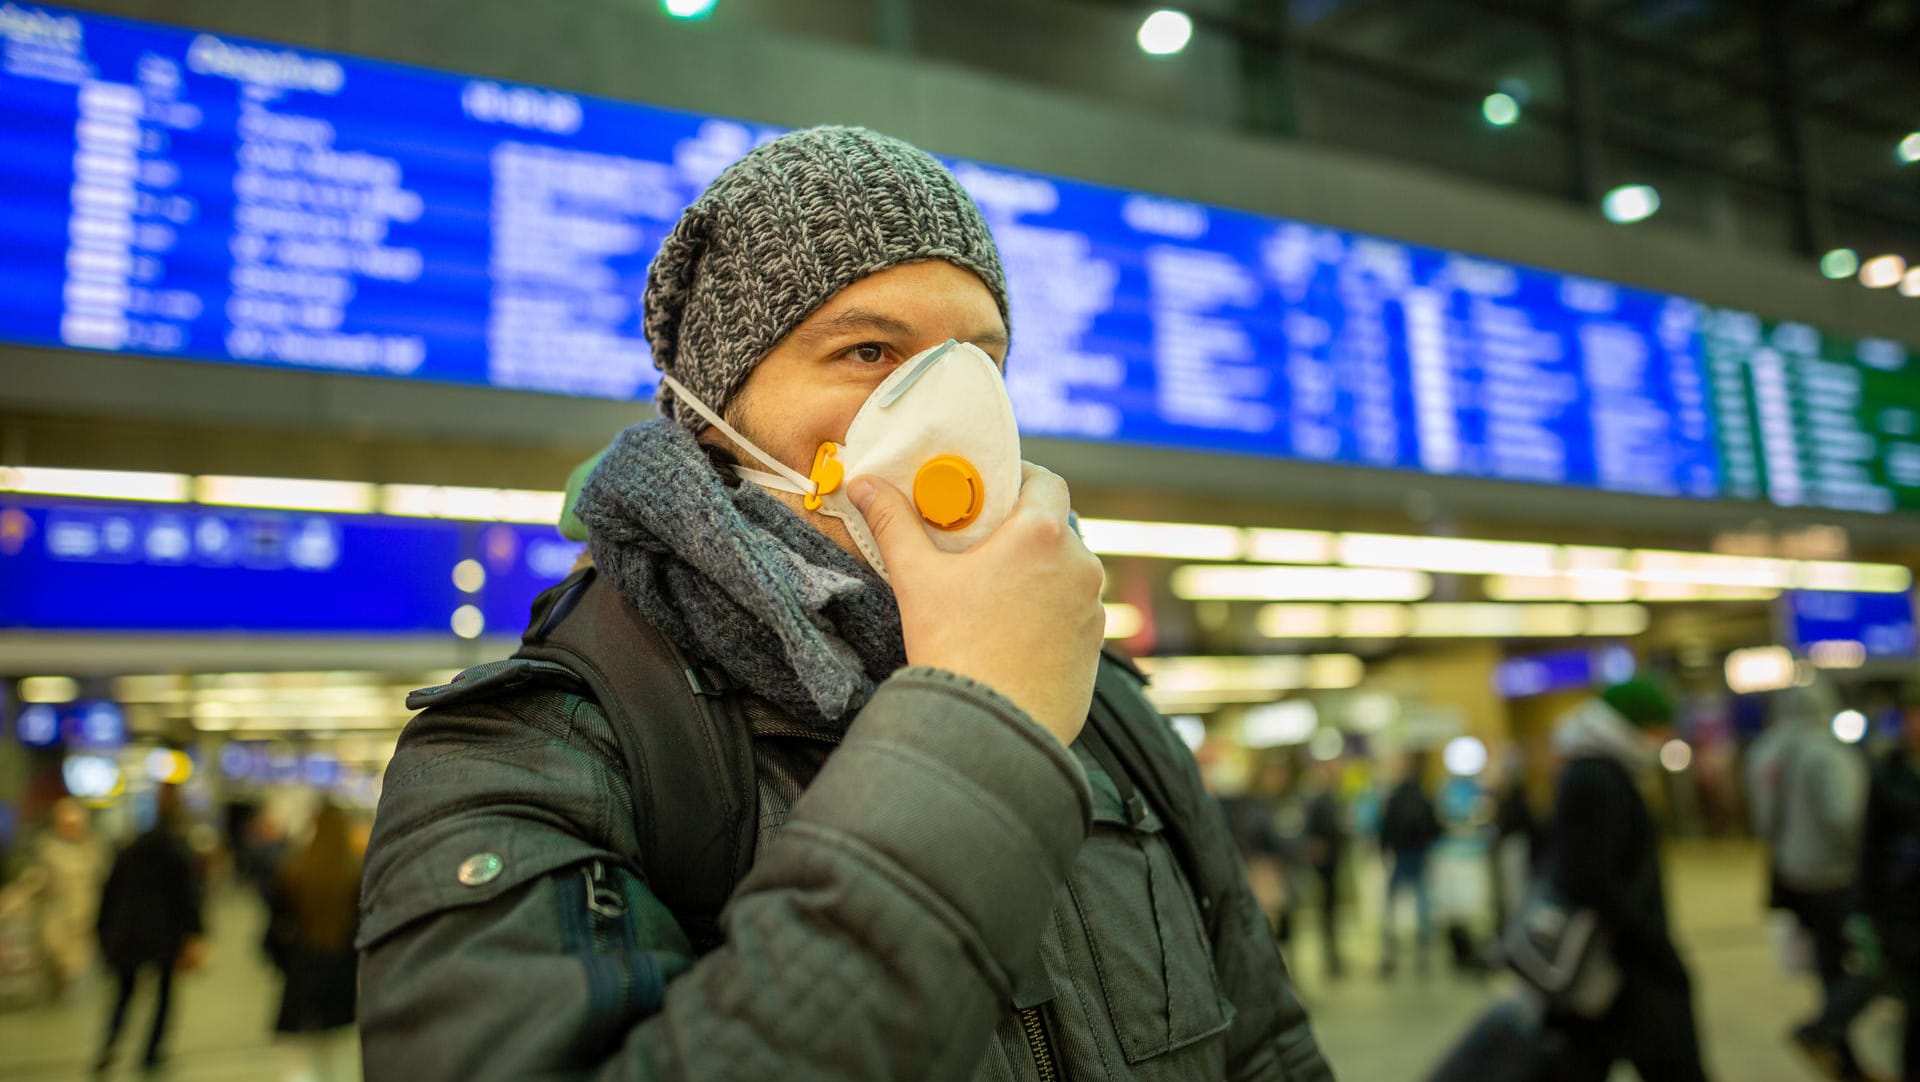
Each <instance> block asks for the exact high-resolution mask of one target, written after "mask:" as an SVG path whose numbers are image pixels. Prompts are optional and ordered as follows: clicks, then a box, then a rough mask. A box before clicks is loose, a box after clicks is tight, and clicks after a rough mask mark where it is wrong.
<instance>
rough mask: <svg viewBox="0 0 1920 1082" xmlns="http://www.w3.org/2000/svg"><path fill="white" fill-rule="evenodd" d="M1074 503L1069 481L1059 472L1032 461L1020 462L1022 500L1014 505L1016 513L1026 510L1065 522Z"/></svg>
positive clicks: (1042, 516) (1028, 512)
mask: <svg viewBox="0 0 1920 1082" xmlns="http://www.w3.org/2000/svg"><path fill="white" fill-rule="evenodd" d="M1072 503H1073V500H1072V496H1071V495H1070V494H1069V493H1068V491H1067V483H1066V481H1064V480H1062V479H1061V477H1060V475H1059V474H1057V473H1054V472H1053V471H1052V470H1049V469H1046V468H1044V467H1041V466H1036V465H1034V464H1033V463H1031V462H1022V463H1021V464H1020V502H1019V503H1018V504H1016V505H1015V506H1014V511H1015V513H1016V514H1017V513H1020V512H1025V513H1027V514H1032V515H1037V516H1039V517H1041V518H1051V519H1058V520H1060V521H1061V522H1065V521H1066V520H1067V513H1068V512H1069V511H1071V510H1072V509H1073V507H1072Z"/></svg>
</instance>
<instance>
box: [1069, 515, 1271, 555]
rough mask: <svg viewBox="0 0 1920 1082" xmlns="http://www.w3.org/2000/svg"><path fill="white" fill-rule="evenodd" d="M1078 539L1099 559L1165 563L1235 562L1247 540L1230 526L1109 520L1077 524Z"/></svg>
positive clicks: (1099, 519) (1089, 520)
mask: <svg viewBox="0 0 1920 1082" xmlns="http://www.w3.org/2000/svg"><path fill="white" fill-rule="evenodd" d="M1080 539H1081V540H1082V541H1084V542H1085V543H1086V546H1087V548H1088V550H1089V551H1091V552H1094V553H1097V554H1099V555H1101V556H1150V557H1157V558H1160V559H1168V560H1237V559H1239V558H1240V557H1241V555H1242V554H1244V553H1245V551H1246V539H1245V537H1244V536H1243V535H1242V534H1241V532H1240V530H1239V529H1238V528H1236V527H1233V526H1201V525H1195V524H1191V523H1185V522H1128V521H1125V520H1121V519H1110V518H1083V519H1081V520H1080Z"/></svg>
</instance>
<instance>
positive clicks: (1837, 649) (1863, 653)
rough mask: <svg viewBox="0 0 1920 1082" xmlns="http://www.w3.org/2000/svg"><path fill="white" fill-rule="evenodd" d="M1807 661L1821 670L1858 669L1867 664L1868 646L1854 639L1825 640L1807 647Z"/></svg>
mask: <svg viewBox="0 0 1920 1082" xmlns="http://www.w3.org/2000/svg"><path fill="white" fill-rule="evenodd" d="M1807 660H1808V661H1811V662H1813V664H1814V667H1815V668H1820V669H1857V668H1859V667H1860V666H1862V665H1865V664H1866V663H1867V644H1866V643H1863V642H1856V641H1855V640H1853V639H1823V640H1821V641H1820V642H1816V643H1809V644H1808V645H1807Z"/></svg>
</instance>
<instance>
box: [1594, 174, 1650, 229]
mask: <svg viewBox="0 0 1920 1082" xmlns="http://www.w3.org/2000/svg"><path fill="white" fill-rule="evenodd" d="M1659 209H1660V193H1659V192H1658V191H1656V190H1655V189H1654V187H1653V185H1651V184H1622V185H1621V186H1619V187H1618V188H1615V189H1614V190H1612V191H1610V192H1608V193H1607V194H1606V196H1605V197H1604V198H1602V199H1601V200H1600V213H1601V214H1604V215H1606V218H1607V221H1609V222H1614V223H1616V224H1619V225H1631V224H1633V223H1634V222H1643V221H1645V220H1647V219H1648V218H1651V217H1653V215H1654V213H1655V212H1656V211H1658V210H1659Z"/></svg>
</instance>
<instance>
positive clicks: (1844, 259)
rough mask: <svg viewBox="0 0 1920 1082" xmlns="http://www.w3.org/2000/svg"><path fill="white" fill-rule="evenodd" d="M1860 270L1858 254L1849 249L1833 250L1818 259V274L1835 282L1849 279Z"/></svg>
mask: <svg viewBox="0 0 1920 1082" xmlns="http://www.w3.org/2000/svg"><path fill="white" fill-rule="evenodd" d="M1859 269H1860V253H1859V252H1856V251H1854V250H1853V249H1851V248H1835V249H1833V250H1832V251H1830V252H1828V253H1827V254H1826V255H1823V256H1821V257H1820V273H1821V274H1823V275H1825V276H1826V277H1828V278H1832V279H1835V280H1836V281H1837V280H1839V279H1841V278H1851V277H1853V276H1854V273H1855V272H1857V271H1858V270H1859Z"/></svg>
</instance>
